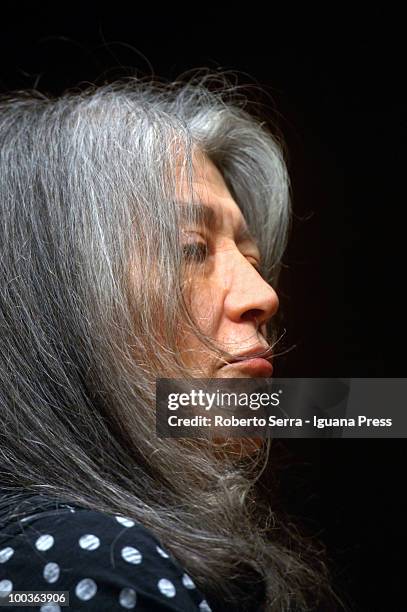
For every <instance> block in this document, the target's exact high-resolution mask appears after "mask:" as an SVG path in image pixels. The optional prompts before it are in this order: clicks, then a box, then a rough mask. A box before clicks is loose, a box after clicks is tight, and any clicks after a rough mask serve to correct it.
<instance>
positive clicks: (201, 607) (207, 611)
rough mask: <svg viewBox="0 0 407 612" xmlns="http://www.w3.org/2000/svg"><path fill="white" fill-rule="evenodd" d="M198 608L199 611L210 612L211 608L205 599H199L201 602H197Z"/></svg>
mask: <svg viewBox="0 0 407 612" xmlns="http://www.w3.org/2000/svg"><path fill="white" fill-rule="evenodd" d="M199 610H200V612H212V608H211V607H210V606H209V604H208V602H207V601H206V599H204V600H203V601H201V603H200V604H199Z"/></svg>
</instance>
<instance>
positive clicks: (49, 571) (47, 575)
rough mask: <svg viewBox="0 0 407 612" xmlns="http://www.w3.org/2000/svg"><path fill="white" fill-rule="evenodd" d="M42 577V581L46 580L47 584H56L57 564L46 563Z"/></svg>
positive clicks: (57, 575) (57, 576)
mask: <svg viewBox="0 0 407 612" xmlns="http://www.w3.org/2000/svg"><path fill="white" fill-rule="evenodd" d="M42 575H43V576H44V580H46V581H47V582H50V583H53V582H56V581H57V580H58V578H59V565H58V563H47V565H46V566H45V567H44V571H43V572H42Z"/></svg>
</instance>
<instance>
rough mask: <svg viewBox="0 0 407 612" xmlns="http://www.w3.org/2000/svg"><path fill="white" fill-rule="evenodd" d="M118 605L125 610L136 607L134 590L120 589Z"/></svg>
mask: <svg viewBox="0 0 407 612" xmlns="http://www.w3.org/2000/svg"><path fill="white" fill-rule="evenodd" d="M119 601H120V605H121V606H123V608H126V609H127V610H131V609H132V608H135V607H136V601H137V594H136V591H135V590H134V589H122V590H121V591H120V595H119Z"/></svg>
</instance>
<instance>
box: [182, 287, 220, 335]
mask: <svg viewBox="0 0 407 612" xmlns="http://www.w3.org/2000/svg"><path fill="white" fill-rule="evenodd" d="M189 303H190V308H191V313H192V315H193V316H194V318H195V319H196V321H197V323H198V325H199V327H200V329H201V330H202V331H204V332H205V333H208V334H211V335H212V334H214V333H216V330H217V325H218V322H219V321H220V320H221V315H222V308H221V301H220V299H219V295H218V294H217V293H216V291H214V290H213V288H211V287H210V286H209V284H208V283H205V282H199V283H198V282H196V283H194V285H193V287H192V288H191V291H190V298H189Z"/></svg>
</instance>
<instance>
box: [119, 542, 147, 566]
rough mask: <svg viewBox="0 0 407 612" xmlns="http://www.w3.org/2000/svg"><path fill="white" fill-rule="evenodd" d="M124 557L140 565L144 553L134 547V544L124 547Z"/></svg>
mask: <svg viewBox="0 0 407 612" xmlns="http://www.w3.org/2000/svg"><path fill="white" fill-rule="evenodd" d="M122 557H123V559H124V560H125V561H127V563H133V564H134V565H138V564H139V563H141V560H142V558H143V555H142V554H141V552H140V551H139V550H137V548H133V546H125V547H124V548H122Z"/></svg>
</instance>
